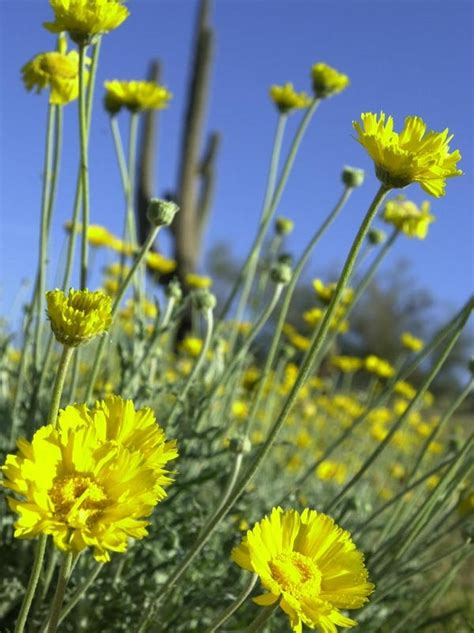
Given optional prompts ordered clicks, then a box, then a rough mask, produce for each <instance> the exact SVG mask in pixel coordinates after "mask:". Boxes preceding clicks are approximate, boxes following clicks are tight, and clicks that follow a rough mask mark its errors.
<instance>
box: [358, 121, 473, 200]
mask: <svg viewBox="0 0 474 633" xmlns="http://www.w3.org/2000/svg"><path fill="white" fill-rule="evenodd" d="M361 118H362V125H361V124H360V123H359V122H358V121H354V122H353V125H354V128H355V130H356V131H357V135H358V140H359V143H361V145H363V146H364V147H365V149H366V150H367V152H368V153H369V156H370V157H371V158H372V160H373V161H374V163H375V173H376V174H377V178H378V179H379V180H380V181H381V182H382V183H384V185H386V187H388V188H399V187H406V186H407V185H409V184H410V183H412V182H418V183H419V184H420V185H421V187H422V189H423V190H424V191H426V193H429V194H430V195H432V196H434V197H435V198H439V197H441V196H444V193H445V187H446V178H452V177H453V176H461V175H462V171H461V170H460V169H457V167H456V165H457V162H458V161H459V160H461V154H460V153H459V150H455V151H454V152H452V153H451V154H450V153H449V143H450V142H451V139H452V138H453V136H452V135H451V136H448V133H449V130H448V129H447V128H446V129H445V130H444V131H443V132H434V131H430V132H428V133H426V123H425V122H424V121H423V119H422V118H421V117H418V116H409V117H406V119H405V125H404V126H403V129H402V131H401V132H400V133H398V132H395V131H394V129H393V118H392V117H391V116H389V117H388V119H387V120H385V113H384V112H381V113H380V115H379V116H377V114H374V113H373V112H365V113H364V114H362V115H361Z"/></svg>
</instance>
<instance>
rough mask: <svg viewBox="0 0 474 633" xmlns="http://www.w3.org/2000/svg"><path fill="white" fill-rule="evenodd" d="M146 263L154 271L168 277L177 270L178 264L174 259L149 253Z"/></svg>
mask: <svg viewBox="0 0 474 633" xmlns="http://www.w3.org/2000/svg"><path fill="white" fill-rule="evenodd" d="M146 263H147V265H148V266H149V267H150V268H151V269H152V270H155V271H156V272H158V273H161V274H162V275H167V274H169V273H172V272H174V271H175V270H176V267H177V264H176V262H175V261H174V259H168V258H167V257H165V256H164V255H161V254H160V253H148V255H147V256H146Z"/></svg>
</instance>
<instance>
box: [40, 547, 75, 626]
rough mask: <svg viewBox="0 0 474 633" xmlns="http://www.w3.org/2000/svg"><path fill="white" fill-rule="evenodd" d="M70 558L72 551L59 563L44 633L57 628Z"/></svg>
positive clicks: (71, 557)
mask: <svg viewBox="0 0 474 633" xmlns="http://www.w3.org/2000/svg"><path fill="white" fill-rule="evenodd" d="M72 559H73V554H72V553H69V554H65V555H64V559H63V564H62V565H61V568H60V570H59V575H58V584H57V585H56V592H55V594H54V598H53V602H52V604H51V613H50V615H49V620H48V624H47V627H46V633H56V629H57V628H58V624H59V617H60V614H61V607H62V604H63V600H64V593H65V591H66V587H67V583H68V580H69V577H70V575H71V565H72Z"/></svg>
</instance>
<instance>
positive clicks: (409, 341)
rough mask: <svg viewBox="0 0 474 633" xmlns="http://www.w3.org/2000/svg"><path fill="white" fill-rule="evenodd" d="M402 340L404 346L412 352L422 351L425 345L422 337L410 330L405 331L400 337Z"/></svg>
mask: <svg viewBox="0 0 474 633" xmlns="http://www.w3.org/2000/svg"><path fill="white" fill-rule="evenodd" d="M400 341H401V343H402V345H403V347H405V348H406V349H409V350H410V351H411V352H420V351H421V350H422V349H423V347H424V345H425V344H424V343H423V341H422V340H421V338H417V337H416V336H413V334H410V332H403V334H402V335H401V337H400Z"/></svg>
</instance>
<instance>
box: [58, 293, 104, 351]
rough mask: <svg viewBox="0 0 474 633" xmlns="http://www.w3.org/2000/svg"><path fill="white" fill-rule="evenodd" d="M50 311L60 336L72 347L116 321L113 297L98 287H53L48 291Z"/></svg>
mask: <svg viewBox="0 0 474 633" xmlns="http://www.w3.org/2000/svg"><path fill="white" fill-rule="evenodd" d="M46 304H47V313H48V317H49V320H50V321H51V329H52V330H53V333H54V336H55V337H56V339H57V340H58V341H59V342H60V343H62V344H63V345H67V346H68V347H77V346H78V345H81V344H83V343H87V342H88V341H90V340H91V339H92V338H94V337H95V336H98V335H100V334H103V333H104V332H105V331H106V330H108V329H109V327H110V325H111V323H112V301H111V299H110V297H108V296H107V295H106V294H104V293H103V292H101V291H100V290H96V291H95V292H91V291H90V290H72V289H71V290H69V294H68V295H66V294H65V293H64V292H63V291H62V290H50V291H49V292H47V293H46Z"/></svg>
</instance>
